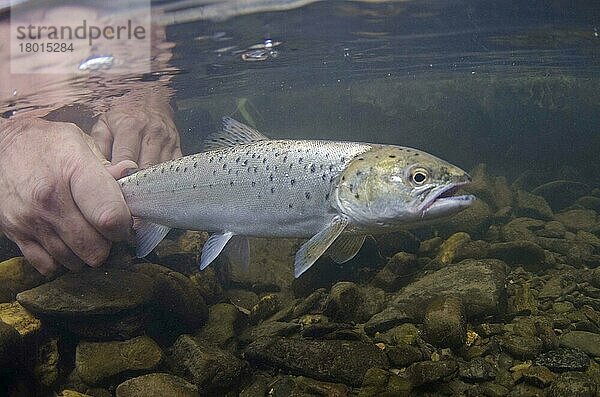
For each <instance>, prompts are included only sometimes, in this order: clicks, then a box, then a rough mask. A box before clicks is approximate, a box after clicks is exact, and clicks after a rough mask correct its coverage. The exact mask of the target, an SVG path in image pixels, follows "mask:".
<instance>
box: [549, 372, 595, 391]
mask: <svg viewBox="0 0 600 397" xmlns="http://www.w3.org/2000/svg"><path fill="white" fill-rule="evenodd" d="M596 390H597V385H596V384H595V383H594V381H593V380H592V379H590V377H589V376H588V375H586V374H584V373H581V372H565V373H562V374H560V375H559V376H558V377H557V378H556V380H555V381H554V382H553V383H552V385H551V386H550V389H549V390H548V396H549V397H573V396H577V397H595V396H596Z"/></svg>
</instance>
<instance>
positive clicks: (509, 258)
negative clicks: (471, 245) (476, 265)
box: [488, 240, 545, 265]
mask: <svg viewBox="0 0 600 397" xmlns="http://www.w3.org/2000/svg"><path fill="white" fill-rule="evenodd" d="M488 256H489V257H490V258H496V259H500V260H503V261H504V262H506V263H510V264H519V265H538V264H540V263H541V262H542V261H543V260H544V258H545V254H544V250H543V249H542V247H540V246H539V245H537V244H536V243H534V242H531V241H526V240H525V241H509V242H506V243H495V244H492V245H491V246H490V248H489V250H488Z"/></svg>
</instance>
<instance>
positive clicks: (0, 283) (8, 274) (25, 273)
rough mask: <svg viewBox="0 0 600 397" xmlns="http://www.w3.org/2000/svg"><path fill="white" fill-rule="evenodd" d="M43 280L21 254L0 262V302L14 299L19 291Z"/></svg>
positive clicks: (34, 285) (32, 286) (36, 284)
mask: <svg viewBox="0 0 600 397" xmlns="http://www.w3.org/2000/svg"><path fill="white" fill-rule="evenodd" d="M44 280H45V277H44V276H42V275H41V274H40V273H39V272H38V271H37V270H35V268H34V267H33V266H31V265H30V264H29V263H28V262H27V261H26V260H25V258H23V257H22V256H19V257H16V258H11V259H8V260H6V261H3V262H0V303H4V302H12V301H14V300H15V297H16V296H17V294H18V293H19V292H21V291H25V290H28V289H31V288H34V287H37V286H38V285H40V284H41V283H43V282H44Z"/></svg>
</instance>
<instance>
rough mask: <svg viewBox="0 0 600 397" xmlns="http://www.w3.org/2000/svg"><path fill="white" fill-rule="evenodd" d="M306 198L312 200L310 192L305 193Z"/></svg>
mask: <svg viewBox="0 0 600 397" xmlns="http://www.w3.org/2000/svg"><path fill="white" fill-rule="evenodd" d="M304 197H306V199H307V200H310V192H306V193H304Z"/></svg>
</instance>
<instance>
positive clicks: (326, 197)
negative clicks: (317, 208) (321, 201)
mask: <svg viewBox="0 0 600 397" xmlns="http://www.w3.org/2000/svg"><path fill="white" fill-rule="evenodd" d="M327 200H329V193H326V194H325V201H327Z"/></svg>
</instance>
